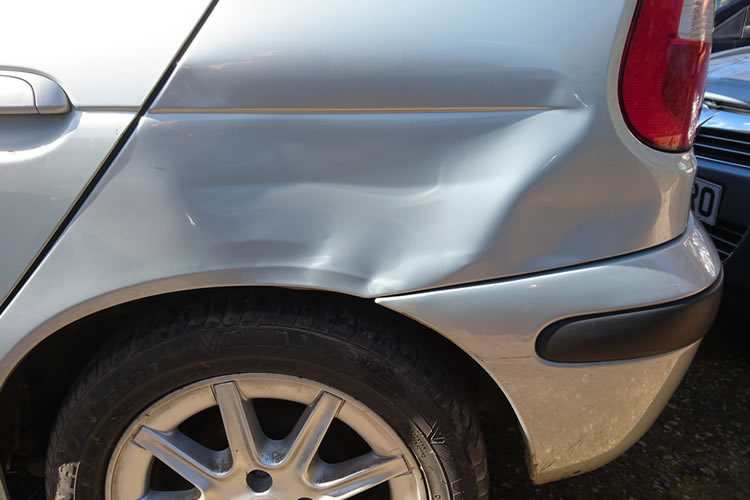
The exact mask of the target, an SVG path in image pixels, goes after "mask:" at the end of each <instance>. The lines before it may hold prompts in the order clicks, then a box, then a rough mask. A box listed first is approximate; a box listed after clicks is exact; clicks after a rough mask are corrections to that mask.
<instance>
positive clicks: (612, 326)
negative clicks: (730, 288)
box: [536, 272, 724, 363]
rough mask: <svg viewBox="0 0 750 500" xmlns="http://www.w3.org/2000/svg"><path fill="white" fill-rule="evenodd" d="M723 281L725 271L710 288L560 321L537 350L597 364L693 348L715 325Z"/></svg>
mask: <svg viewBox="0 0 750 500" xmlns="http://www.w3.org/2000/svg"><path fill="white" fill-rule="evenodd" d="M723 281H724V275H723V272H722V274H720V275H719V277H718V278H717V279H716V281H715V282H714V283H713V284H712V285H711V286H710V287H708V288H706V289H705V290H703V291H701V292H699V293H697V294H695V295H692V296H690V297H687V298H684V299H681V300H677V301H674V302H667V303H665V304H658V305H655V306H649V307H643V308H637V309H626V310H620V311H613V312H608V313H603V314H590V315H585V316H577V317H573V318H567V319H564V320H561V321H558V322H555V323H553V324H551V325H549V326H547V327H546V328H545V329H544V330H542V332H541V333H540V334H539V336H538V337H537V340H536V350H537V353H538V354H539V355H540V356H541V357H542V358H544V359H546V360H549V361H556V362H560V363H595V362H603V361H618V360H624V359H633V358H642V357H646V356H653V355H656V354H663V353H665V352H670V351H674V350H676V349H679V348H681V347H685V346H688V345H690V344H692V343H694V342H696V341H698V340H700V339H701V338H703V336H704V335H705V334H706V332H707V331H708V329H709V328H710V327H711V324H712V323H713V321H714V318H715V317H716V313H717V312H718V310H719V303H720V302H721V293H722V287H723Z"/></svg>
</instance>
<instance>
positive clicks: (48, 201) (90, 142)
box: [0, 0, 210, 302]
mask: <svg viewBox="0 0 750 500" xmlns="http://www.w3.org/2000/svg"><path fill="white" fill-rule="evenodd" d="M209 4H210V0H159V1H156V2H155V1H153V0H127V1H120V2H115V1H109V2H102V1H101V0H69V1H65V2H60V1H59V0H24V1H18V2H7V3H6V4H5V5H4V6H3V14H2V29H0V302H4V301H5V300H6V299H7V297H8V295H9V294H10V292H11V291H12V290H13V288H14V286H15V285H16V284H17V283H18V282H19V280H21V277H22V276H23V275H24V273H25V272H26V270H27V269H29V267H30V266H31V264H32V263H33V262H34V260H35V258H36V257H37V256H38V255H39V252H40V251H41V249H42V248H43V247H44V245H45V243H46V242H47V241H48V240H49V238H50V237H51V235H52V234H53V233H54V232H55V229H56V228H57V227H58V225H59V224H60V223H61V221H62V220H63V219H64V218H65V216H66V214H68V213H69V211H71V209H72V207H74V206H75V203H76V200H78V199H79V197H80V195H81V193H82V192H83V191H84V189H85V188H86V186H87V185H88V184H89V183H90V182H91V180H92V179H93V178H94V177H95V175H96V173H97V171H98V170H99V168H100V167H101V166H102V165H103V163H104V162H105V160H106V159H107V157H108V156H109V154H110V152H111V151H112V150H113V148H114V147H115V146H116V144H118V141H121V140H124V139H125V137H123V136H124V135H125V134H127V131H128V127H129V125H130V124H131V123H132V122H133V121H134V120H135V119H136V117H137V116H138V113H139V110H140V108H141V107H142V106H143V104H144V102H146V100H147V98H148V97H149V96H150V95H151V94H152V92H155V86H156V85H157V84H158V82H159V81H160V79H161V78H162V76H163V75H164V74H165V72H166V71H167V70H168V68H169V67H170V64H171V63H172V61H173V60H174V58H175V56H176V54H178V53H179V51H180V49H181V48H182V47H183V45H184V44H185V43H187V40H188V39H189V37H190V35H191V33H192V31H193V30H194V29H195V27H196V25H197V24H198V23H199V21H200V19H201V17H202V16H204V15H206V12H207V9H208V7H209ZM71 279H75V278H74V277H71Z"/></svg>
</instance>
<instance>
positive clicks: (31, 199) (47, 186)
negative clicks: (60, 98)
mask: <svg viewBox="0 0 750 500" xmlns="http://www.w3.org/2000/svg"><path fill="white" fill-rule="evenodd" d="M133 116H134V113H128V112H109V113H106V112H98V113H92V112H79V111H73V112H71V113H68V114H65V115H16V116H0V228H2V231H3V237H2V238H0V255H2V265H0V302H2V300H3V299H4V298H5V297H6V295H7V294H8V292H9V291H10V290H11V288H12V287H13V285H14V284H15V283H16V281H17V280H18V278H19V277H20V276H21V275H22V274H23V272H24V271H25V270H26V268H27V266H28V265H29V264H30V263H31V262H32V261H33V260H34V258H35V256H36V254H37V252H38V251H39V250H40V249H41V248H42V246H43V245H44V243H45V242H46V241H47V238H49V236H50V234H51V233H52V232H53V231H54V229H55V227H56V226H57V224H58V223H59V222H60V220H61V219H62V218H63V217H64V216H65V214H66V213H67V211H68V210H69V209H70V206H71V205H72V204H73V202H74V201H75V199H76V198H77V197H78V194H79V193H80V192H81V190H82V189H83V188H84V186H85V185H86V184H87V183H88V181H89V179H90V178H91V177H92V176H93V175H94V173H95V172H96V170H97V168H98V167H99V165H100V164H101V162H102V161H103V160H104V159H105V158H106V157H107V154H108V153H109V151H110V149H111V148H112V146H113V145H114V143H115V141H117V139H118V138H119V136H120V134H121V133H122V132H123V131H124V130H125V128H126V127H127V125H128V123H130V121H131V120H132V119H133Z"/></svg>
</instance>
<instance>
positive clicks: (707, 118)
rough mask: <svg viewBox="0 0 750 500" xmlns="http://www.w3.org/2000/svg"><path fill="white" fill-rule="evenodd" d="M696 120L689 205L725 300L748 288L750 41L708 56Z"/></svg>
mask: <svg viewBox="0 0 750 500" xmlns="http://www.w3.org/2000/svg"><path fill="white" fill-rule="evenodd" d="M700 123H701V126H700V128H699V129H698V135H697V138H696V141H695V155H696V157H697V159H698V176H697V179H696V182H695V185H694V187H693V197H692V208H693V212H694V213H695V214H696V216H697V217H698V218H699V219H701V220H702V221H703V223H704V225H705V226H706V229H707V230H708V232H709V234H710V235H711V237H712V238H713V240H714V243H715V244H716V248H717V250H718V251H719V254H720V256H721V259H722V261H723V264H724V270H725V280H726V289H727V293H726V294H725V298H726V299H728V300H729V302H730V304H731V303H732V302H735V303H736V302H737V301H738V300H743V299H744V298H745V297H746V296H747V294H748V293H750V282H748V280H747V279H746V278H745V277H746V276H747V271H748V266H750V243H749V242H748V239H749V238H748V236H747V234H748V226H750V47H743V48H739V49H734V50H730V51H725V52H722V53H719V54H714V55H713V56H712V58H711V64H710V67H709V73H708V79H707V82H706V94H705V99H704V104H703V109H702V114H701V122H700Z"/></svg>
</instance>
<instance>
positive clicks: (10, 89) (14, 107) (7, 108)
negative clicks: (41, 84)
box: [0, 73, 37, 115]
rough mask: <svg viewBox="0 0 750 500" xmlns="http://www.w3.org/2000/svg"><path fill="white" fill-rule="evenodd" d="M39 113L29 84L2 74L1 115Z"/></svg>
mask: <svg viewBox="0 0 750 500" xmlns="http://www.w3.org/2000/svg"><path fill="white" fill-rule="evenodd" d="M28 113H37V109H36V106H34V91H33V90H32V89H31V85H29V82H27V81H24V80H23V79H21V78H17V77H15V76H10V75H8V74H2V73H0V115H22V114H28Z"/></svg>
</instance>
